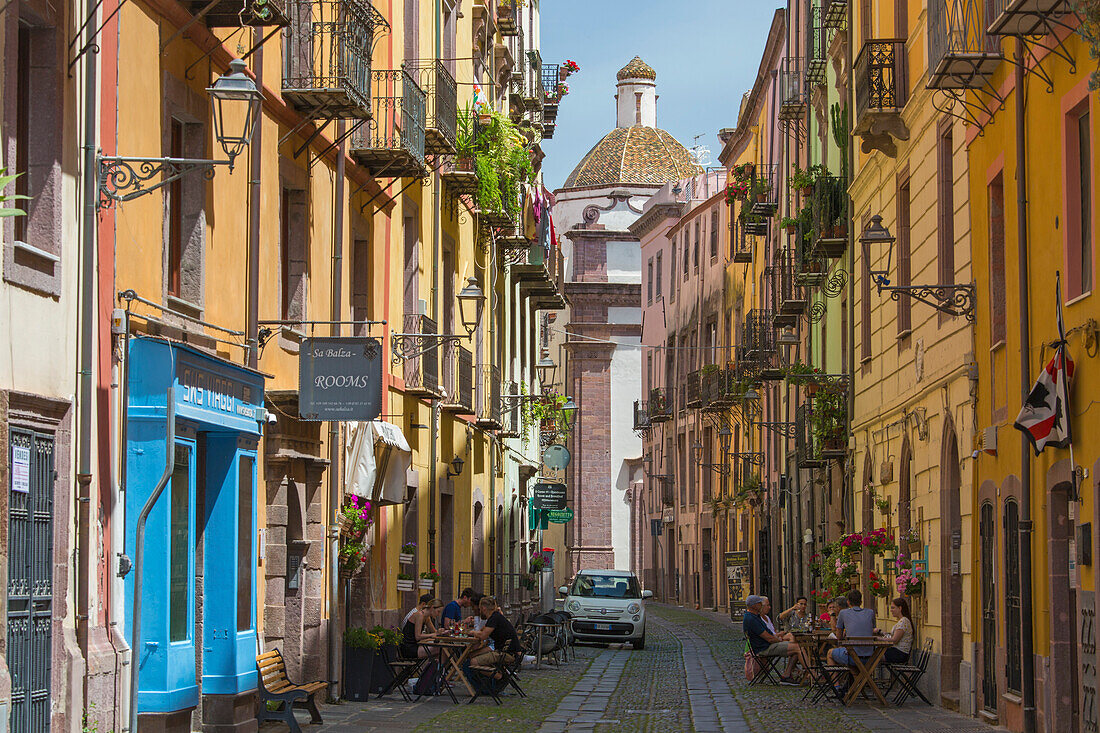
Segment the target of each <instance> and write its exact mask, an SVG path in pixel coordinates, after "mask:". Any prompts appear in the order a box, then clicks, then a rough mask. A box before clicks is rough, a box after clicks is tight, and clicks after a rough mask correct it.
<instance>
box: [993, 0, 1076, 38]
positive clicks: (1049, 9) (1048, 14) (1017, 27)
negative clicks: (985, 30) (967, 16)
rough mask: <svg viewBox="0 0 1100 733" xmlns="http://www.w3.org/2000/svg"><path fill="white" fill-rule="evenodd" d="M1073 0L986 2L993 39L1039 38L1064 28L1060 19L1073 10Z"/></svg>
mask: <svg viewBox="0 0 1100 733" xmlns="http://www.w3.org/2000/svg"><path fill="white" fill-rule="evenodd" d="M1078 4H1079V3H1077V2H1076V0H989V18H988V19H989V33H990V35H993V36H1043V35H1047V34H1049V33H1053V32H1054V29H1055V28H1057V27H1062V28H1065V27H1066V24H1065V21H1064V20H1059V19H1060V18H1062V16H1066V15H1070V14H1072V13H1074V12H1075V11H1076V7H1077V5H1078Z"/></svg>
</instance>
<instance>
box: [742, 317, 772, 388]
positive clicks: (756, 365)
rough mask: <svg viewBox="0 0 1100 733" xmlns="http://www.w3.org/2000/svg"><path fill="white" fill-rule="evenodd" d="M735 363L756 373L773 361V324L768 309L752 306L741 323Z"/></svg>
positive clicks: (747, 370) (769, 365)
mask: <svg viewBox="0 0 1100 733" xmlns="http://www.w3.org/2000/svg"><path fill="white" fill-rule="evenodd" d="M736 353H737V365H738V367H739V368H740V369H742V370H743V371H746V372H749V373H754V374H758V373H760V372H762V371H763V370H766V369H769V368H770V367H771V366H772V365H773V364H774V362H775V358H776V353H775V325H774V324H773V316H772V312H771V311H770V310H764V309H761V308H754V309H753V310H751V311H749V312H748V313H747V314H746V315H745V319H744V321H742V323H741V339H740V341H739V342H738V344H737V349H736Z"/></svg>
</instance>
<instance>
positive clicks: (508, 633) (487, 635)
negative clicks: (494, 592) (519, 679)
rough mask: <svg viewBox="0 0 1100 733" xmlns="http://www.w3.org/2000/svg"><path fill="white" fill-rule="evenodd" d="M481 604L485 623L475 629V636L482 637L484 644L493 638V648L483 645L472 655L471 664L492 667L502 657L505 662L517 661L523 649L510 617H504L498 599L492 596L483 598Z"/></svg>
mask: <svg viewBox="0 0 1100 733" xmlns="http://www.w3.org/2000/svg"><path fill="white" fill-rule="evenodd" d="M479 606H480V609H481V617H482V618H483V619H485V625H484V626H482V627H481V628H480V629H479V630H477V631H474V632H473V636H475V637H477V638H478V639H480V640H481V641H482V643H483V644H484V643H485V642H487V641H489V640H492V642H493V648H492V649H490V648H488V646H483V647H481V648H479V649H478V650H477V651H475V652H474V653H473V654H472V655H471V657H470V664H471V666H474V667H491V666H493V665H495V664H497V663H498V662H500V661H501V660H502V659H503V660H504V661H505V663H507V664H511V663H512V662H514V661H515V659H516V656H517V655H519V653H520V649H521V647H520V643H519V636H518V635H517V634H516V629H515V627H514V626H512V623H511V622H510V621H509V620H508V619H506V618H504V614H503V613H501V612H500V607H499V606H498V605H497V601H496V599H495V598H493V597H492V596H485V597H484V598H482V599H481V602H480V604H479Z"/></svg>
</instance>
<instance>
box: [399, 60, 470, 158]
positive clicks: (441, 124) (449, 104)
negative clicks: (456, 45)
mask: <svg viewBox="0 0 1100 733" xmlns="http://www.w3.org/2000/svg"><path fill="white" fill-rule="evenodd" d="M405 67H406V68H407V69H408V70H409V73H410V74H412V75H413V76H414V78H415V79H416V83H417V84H418V85H419V86H420V88H421V89H423V90H424V94H425V96H426V99H427V109H426V110H425V117H424V152H425V153H427V154H429V155H449V154H451V153H454V152H455V142H456V140H457V138H458V84H456V83H455V79H454V77H453V76H451V72H449V71H447V67H446V66H445V65H444V63H443V62H442V61H411V62H409V63H407V64H406V65H405Z"/></svg>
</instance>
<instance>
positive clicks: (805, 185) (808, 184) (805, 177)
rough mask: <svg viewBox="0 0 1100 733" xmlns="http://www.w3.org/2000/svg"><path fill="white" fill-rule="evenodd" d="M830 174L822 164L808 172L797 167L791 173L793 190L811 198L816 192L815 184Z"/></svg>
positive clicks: (817, 164) (813, 166) (808, 169)
mask: <svg viewBox="0 0 1100 733" xmlns="http://www.w3.org/2000/svg"><path fill="white" fill-rule="evenodd" d="M828 174H829V171H828V170H827V169H826V168H825V166H823V165H821V164H820V163H816V164H814V165H811V166H810V167H809V168H807V169H806V170H802V169H801V168H799V167H798V166H797V165H796V166H795V167H794V170H793V171H791V177H790V183H791V188H794V189H797V190H798V192H799V193H801V194H802V195H803V196H810V195H811V194H813V192H814V184H815V183H817V179H819V178H821V177H823V176H827V175H828Z"/></svg>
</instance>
